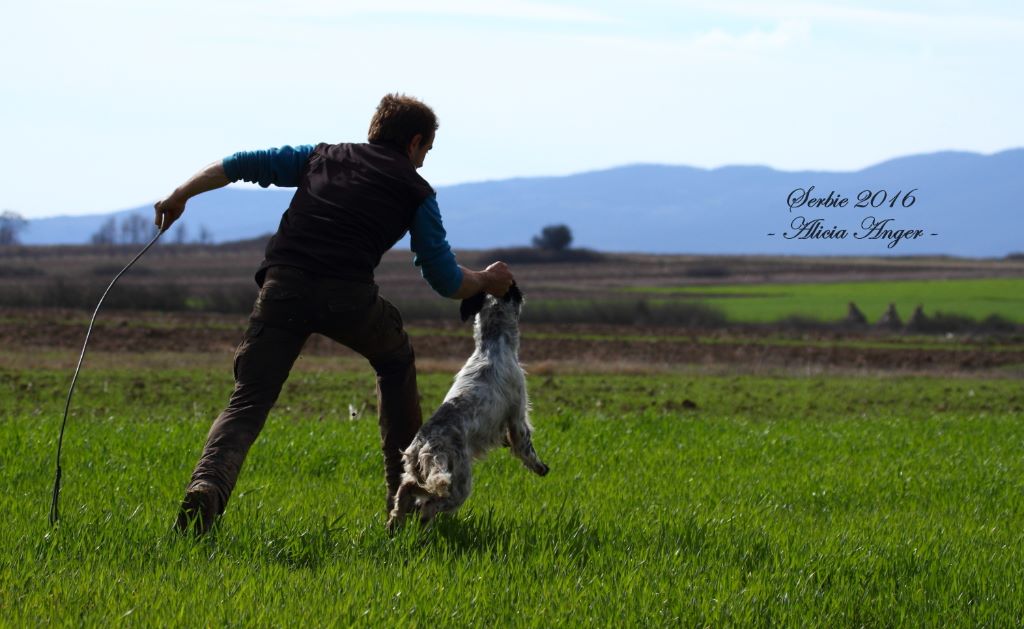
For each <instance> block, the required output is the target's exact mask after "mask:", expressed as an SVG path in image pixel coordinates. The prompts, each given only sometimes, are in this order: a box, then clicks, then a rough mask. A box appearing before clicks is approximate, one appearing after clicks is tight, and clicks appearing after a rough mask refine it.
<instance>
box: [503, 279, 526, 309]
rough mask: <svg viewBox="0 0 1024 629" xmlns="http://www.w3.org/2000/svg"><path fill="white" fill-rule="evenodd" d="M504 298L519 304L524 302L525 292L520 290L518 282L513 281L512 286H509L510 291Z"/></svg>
mask: <svg viewBox="0 0 1024 629" xmlns="http://www.w3.org/2000/svg"><path fill="white" fill-rule="evenodd" d="M502 299H504V300H505V301H511V302H512V303H514V304H516V305H517V306H518V305H520V304H522V303H523V293H522V292H521V291H520V290H519V287H518V286H516V283H515V282H512V286H509V287H508V292H507V293H505V296H504V297H502Z"/></svg>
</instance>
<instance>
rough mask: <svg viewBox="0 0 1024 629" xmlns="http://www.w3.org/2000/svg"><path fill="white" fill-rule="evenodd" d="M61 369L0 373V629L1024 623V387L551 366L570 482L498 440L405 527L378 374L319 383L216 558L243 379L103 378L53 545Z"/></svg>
mask: <svg viewBox="0 0 1024 629" xmlns="http://www.w3.org/2000/svg"><path fill="white" fill-rule="evenodd" d="M68 378H69V375H68V374H67V373H66V372H64V371H47V370H23V371H13V370H0V482H2V483H3V486H4V487H5V489H6V491H4V492H3V494H2V496H0V504H2V509H3V513H4V514H5V516H6V518H5V525H4V526H3V527H2V528H0V625H4V626H25V625H42V624H58V625H65V626H83V625H84V626H98V625H104V626H106V625H110V624H113V623H126V624H131V625H141V626H150V625H185V626H222V625H223V626H254V625H258V626H268V625H289V626H296V625H297V626H308V625H314V626H316V625H350V624H360V625H372V626H380V625H385V626H464V625H468V626H540V627H549V626H554V625H556V624H564V625H573V626H591V625H596V626H631V625H645V626H646V625H657V626H660V625H673V626H676V625H689V626H695V625H711V626H723V625H740V626H774V625H780V624H782V625H787V626H792V625H812V626H830V627H831V626H861V625H870V626H894V625H902V626H949V625H961V626H962V625H971V626H977V625H987V626H999V627H1002V626H1011V625H1019V624H1021V622H1022V620H1024V568H1022V566H1024V456H1022V453H1024V421H1022V420H1024V392H1022V390H1021V387H1020V382H1019V381H1015V380H971V379H939V378H927V379H925V378H903V377H893V376H885V377H877V378H876V377H842V378H838V377H832V378H829V377H821V378H783V377H779V378H761V377H750V376H743V377H739V376H738V377H708V376H703V377H700V376H685V377H684V376H671V375H661V376H586V375H581V376H561V375H555V376H531V378H530V387H531V392H532V396H533V400H534V406H535V413H534V421H535V424H536V426H537V434H536V438H535V443H536V445H537V449H538V451H539V452H540V454H541V456H542V458H543V459H544V460H545V461H546V462H547V463H548V464H549V465H551V468H552V471H551V474H550V475H549V476H547V477H545V478H538V477H536V476H533V475H531V474H530V473H528V472H527V471H526V470H525V469H524V468H522V466H521V465H520V464H519V463H518V462H516V461H514V460H512V458H511V457H510V456H509V455H508V454H507V453H506V452H503V451H501V452H495V453H493V454H492V455H491V456H490V457H489V458H488V459H486V460H484V461H482V462H479V463H478V464H477V466H476V468H475V469H476V475H475V480H476V482H475V488H474V494H473V496H472V497H471V498H470V499H469V501H468V502H467V504H466V505H465V507H464V508H463V509H462V510H461V511H460V512H459V513H458V514H456V515H455V516H454V517H451V518H447V519H444V520H441V521H439V522H438V523H437V525H436V526H435V527H434V528H432V529H430V530H425V531H424V530H419V527H418V526H416V525H412V526H409V527H407V528H406V529H404V530H403V531H402V532H401V533H400V534H399V535H397V536H396V537H394V538H389V537H388V536H386V535H385V533H384V530H383V526H382V525H383V482H382V470H381V467H382V466H381V460H380V455H379V451H378V435H377V428H376V425H375V420H374V419H373V418H369V417H367V418H363V419H359V420H356V421H347V420H346V419H344V417H345V416H346V415H347V409H348V404H349V403H354V404H356V405H357V406H360V405H362V404H363V403H370V408H371V409H372V400H373V390H372V378H371V377H370V375H369V374H367V373H356V374H353V373H344V372H340V373H339V372H316V371H299V372H296V373H295V374H294V375H293V378H292V380H291V381H290V382H289V384H288V386H287V388H286V390H285V392H284V394H283V395H282V399H281V401H280V405H279V407H278V408H277V410H276V411H275V412H274V413H273V414H272V415H271V418H270V421H269V422H268V426H267V428H266V429H265V431H264V433H263V434H262V436H261V437H260V440H259V441H258V442H257V443H256V446H255V447H254V449H253V451H252V452H251V454H250V457H249V460H248V462H247V465H246V468H245V470H244V472H243V474H242V477H241V480H240V483H239V486H238V488H237V490H236V494H235V496H234V498H233V499H232V502H231V504H230V506H229V509H228V512H227V513H226V514H225V517H224V519H223V521H222V523H221V525H220V527H219V529H218V530H217V532H216V533H215V534H214V535H213V536H211V537H209V538H206V539H203V540H201V541H198V542H197V541H193V540H190V539H183V538H180V537H178V536H177V535H175V534H173V533H172V532H171V531H170V524H171V521H172V519H173V515H174V511H175V508H176V506H177V501H178V500H179V499H180V493H181V490H182V488H183V486H184V483H185V482H186V480H187V477H188V474H189V472H190V470H191V466H192V465H193V464H194V462H195V459H196V457H197V456H198V454H199V450H200V448H201V446H202V442H203V439H204V436H205V432H206V430H207V428H208V425H209V422H210V421H211V419H212V417H213V416H214V415H215V414H216V413H217V412H218V411H219V410H220V406H221V404H222V403H223V401H224V400H225V399H226V395H227V393H228V391H229V389H230V372H229V370H228V369H217V370H208V369H204V368H195V369H192V370H178V371H174V370H168V371H160V372H158V371H127V370H125V371H118V370H102V369H93V370H91V371H90V370H88V369H87V371H86V372H85V373H84V375H83V377H82V380H81V381H80V389H79V391H78V393H77V394H76V400H75V404H74V413H73V416H72V418H71V419H70V422H69V429H68V435H67V439H66V441H65V448H66V449H65V459H64V468H65V474H64V491H63V495H62V520H61V522H60V524H59V526H58V527H57V528H56V529H53V530H51V529H50V528H49V527H48V526H47V519H46V518H47V511H48V507H49V498H50V486H51V483H52V476H53V455H54V446H55V442H56V432H57V428H58V425H59V420H60V411H61V409H62V405H63V396H64V393H65V387H66V386H67V384H68ZM449 379H450V376H447V375H433V374H429V375H426V376H422V377H421V383H422V384H421V389H422V391H423V394H424V409H425V410H427V411H428V412H429V409H431V408H433V407H435V406H436V404H437V403H439V401H440V399H441V397H442V396H443V394H444V391H445V389H446V387H447V384H448V382H449ZM687 400H689V401H692V402H693V403H695V404H696V408H691V406H692V405H691V404H689V403H685V402H686V401H687Z"/></svg>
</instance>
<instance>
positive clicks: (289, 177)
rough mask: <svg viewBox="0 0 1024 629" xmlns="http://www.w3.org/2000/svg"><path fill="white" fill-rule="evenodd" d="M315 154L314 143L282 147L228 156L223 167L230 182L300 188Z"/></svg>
mask: <svg viewBox="0 0 1024 629" xmlns="http://www.w3.org/2000/svg"><path fill="white" fill-rule="evenodd" d="M312 152H313V145H312V144H302V145H300V146H295V147H292V146H282V147H281V148H273V149H267V150H265V151H240V152H238V153H235V154H234V155H229V156H227V157H225V158H224V159H223V160H222V161H221V164H222V165H223V166H224V174H225V175H227V177H228V179H229V180H230V181H239V180H242V181H250V182H252V183H257V184H259V185H260V186H262V187H264V188H266V187H267V186H269V185H271V184H273V185H275V186H280V187H283V188H294V187H296V186H298V185H299V180H300V179H302V170H303V167H305V165H306V161H307V160H308V159H309V155H310V153H312Z"/></svg>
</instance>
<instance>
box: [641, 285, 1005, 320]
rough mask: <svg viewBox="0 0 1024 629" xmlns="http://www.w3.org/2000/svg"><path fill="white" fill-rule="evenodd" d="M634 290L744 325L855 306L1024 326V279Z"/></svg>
mask: <svg viewBox="0 0 1024 629" xmlns="http://www.w3.org/2000/svg"><path fill="white" fill-rule="evenodd" d="M630 290H631V291H637V292H645V293H646V292H649V293H653V294H658V295H667V294H671V295H679V296H691V295H692V296H694V297H695V298H698V299H699V300H700V301H702V302H705V303H707V304H709V305H713V306H715V307H717V308H720V309H722V310H723V311H724V312H725V313H726V316H728V317H729V318H730V319H731V320H733V321H743V322H769V321H776V320H779V319H782V318H785V317H788V316H794V315H798V316H802V317H810V318H814V319H818V320H821V321H832V320H836V319H841V318H843V317H844V316H846V309H847V304H848V303H849V302H851V301H852V302H854V303H855V304H857V306H858V307H859V308H860V309H861V311H862V312H863V313H864V315H865V316H866V317H867V318H868V320H869V321H872V322H874V321H876V320H877V319H878V318H879V317H880V316H881V315H882V313H883V312H885V309H886V308H887V307H888V305H889V304H890V303H894V304H896V309H897V310H898V311H899V313H900V316H901V317H903V318H904V320H906V319H907V318H909V317H910V315H911V313H913V311H914V308H916V307H917V306H918V305H921V306H924V311H925V314H928V315H934V314H935V313H936V312H943V313H946V314H959V315H966V316H970V317H974V318H976V319H983V318H985V317H987V316H989V315H991V314H997V315H1000V316H1002V317H1005V318H1007V319H1009V320H1011V321H1014V322H1016V323H1024V278H1007V279H972V280H928V281H920V280H914V281H886V282H841V283H835V284H831V283H829V284H744V285H730V286H687V287H677V288H639V287H638V288H636V289H630Z"/></svg>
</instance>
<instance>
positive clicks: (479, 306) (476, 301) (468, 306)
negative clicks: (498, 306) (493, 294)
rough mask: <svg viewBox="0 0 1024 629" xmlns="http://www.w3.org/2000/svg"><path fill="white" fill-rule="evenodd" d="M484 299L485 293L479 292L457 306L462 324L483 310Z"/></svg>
mask: <svg viewBox="0 0 1024 629" xmlns="http://www.w3.org/2000/svg"><path fill="white" fill-rule="evenodd" d="M486 297H487V293H484V292H479V293H477V294H476V295H473V296H472V297H469V298H467V299H463V300H462V305H461V306H459V315H460V316H462V321H463V322H466V321H468V320H470V319H472V318H473V317H475V316H476V315H477V313H479V312H480V311H481V310H483V309H484V299H486Z"/></svg>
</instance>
